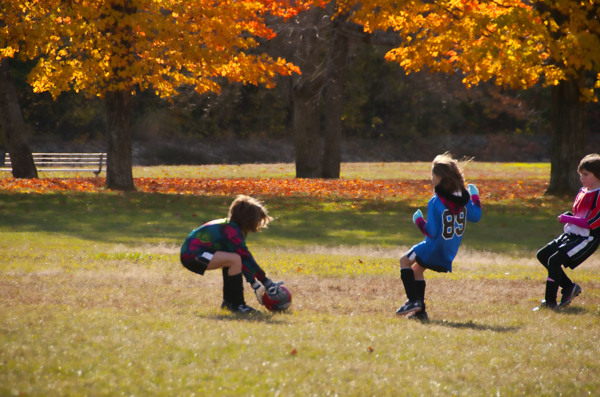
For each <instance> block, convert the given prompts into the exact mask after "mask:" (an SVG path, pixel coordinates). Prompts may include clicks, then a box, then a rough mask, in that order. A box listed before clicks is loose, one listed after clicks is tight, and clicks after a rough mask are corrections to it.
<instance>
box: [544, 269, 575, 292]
mask: <svg viewBox="0 0 600 397" xmlns="http://www.w3.org/2000/svg"><path fill="white" fill-rule="evenodd" d="M548 277H549V278H551V279H552V280H554V281H555V282H556V284H558V285H559V286H560V287H561V288H562V289H563V290H570V289H571V287H572V286H573V282H572V281H571V279H570V278H569V277H568V276H567V274H566V273H565V271H564V270H563V268H562V266H561V265H558V264H553V263H550V265H549V266H548Z"/></svg>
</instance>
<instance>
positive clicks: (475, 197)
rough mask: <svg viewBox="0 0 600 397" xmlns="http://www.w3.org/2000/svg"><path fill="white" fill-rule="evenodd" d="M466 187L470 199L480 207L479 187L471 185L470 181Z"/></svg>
mask: <svg viewBox="0 0 600 397" xmlns="http://www.w3.org/2000/svg"><path fill="white" fill-rule="evenodd" d="M467 187H468V188H469V194H470V195H471V201H472V202H473V204H475V206H477V207H478V208H481V201H479V189H477V186H475V185H473V184H472V183H470V184H469V186H467Z"/></svg>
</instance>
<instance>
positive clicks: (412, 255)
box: [406, 249, 450, 273]
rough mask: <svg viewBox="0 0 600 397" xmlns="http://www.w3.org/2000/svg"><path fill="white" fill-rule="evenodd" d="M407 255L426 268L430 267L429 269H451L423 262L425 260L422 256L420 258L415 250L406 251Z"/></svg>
mask: <svg viewBox="0 0 600 397" xmlns="http://www.w3.org/2000/svg"><path fill="white" fill-rule="evenodd" d="M406 257H407V258H408V259H410V260H415V261H416V262H417V263H418V264H419V266H421V267H422V268H424V269H429V270H433V271H434V272H438V273H448V272H450V270H448V269H447V268H446V267H444V266H438V265H428V264H427V263H425V262H423V260H422V259H421V258H419V257H418V256H417V254H416V253H415V251H414V250H412V249H411V250H409V251H408V252H407V253H406Z"/></svg>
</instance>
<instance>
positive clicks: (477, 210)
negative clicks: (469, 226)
mask: <svg viewBox="0 0 600 397" xmlns="http://www.w3.org/2000/svg"><path fill="white" fill-rule="evenodd" d="M467 187H468V189H469V194H470V195H471V200H469V202H468V203H467V220H468V221H469V222H479V220H480V219H481V201H479V189H477V187H476V186H475V185H473V184H469V185H468V186H467Z"/></svg>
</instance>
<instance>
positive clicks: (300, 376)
mask: <svg viewBox="0 0 600 397" xmlns="http://www.w3.org/2000/svg"><path fill="white" fill-rule="evenodd" d="M474 165H475V164H471V165H470V166H474ZM387 166H388V165H387V164H385V165H383V166H382V167H383V168H386V167H387ZM232 167H234V166H232ZM477 167H478V169H481V170H482V171H481V172H482V174H485V175H490V173H494V172H496V173H498V174H500V173H502V174H503V178H506V179H507V180H509V181H510V180H512V179H510V177H509V175H512V178H513V179H514V180H517V179H526V178H528V177H536V178H537V176H531V175H532V173H527V172H525V173H523V172H524V171H522V170H523V169H524V168H523V167H526V165H523V166H521V165H518V166H517V165H512V166H511V165H488V164H477ZM399 168H402V167H399ZM497 168H501V171H498V170H497ZM541 168H543V167H534V171H533V175H535V174H537V172H538V171H539V170H540V169H541ZM485 169H489V171H484V170H485ZM223 170H224V171H223V172H224V173H226V172H227V168H223ZM507 170H510V172H512V174H508V171H507ZM138 171H139V170H138ZM138 171H136V172H138ZM170 172H173V173H176V172H177V170H176V169H175V168H172V169H171V171H170ZM186 172H187V171H186V170H185V169H184V170H182V173H184V174H185V173H186ZM211 172H212V171H211ZM175 176H176V175H171V177H175ZM543 200H544V201H543V203H540V205H536V206H523V205H520V204H522V203H519V202H518V201H515V202H514V203H512V205H511V204H510V203H509V204H506V203H504V204H495V205H494V204H485V203H484V205H485V207H484V218H483V219H482V221H481V222H480V223H479V224H469V225H468V229H467V232H466V234H465V237H464V240H463V246H462V247H461V251H460V252H459V256H458V257H457V259H456V261H455V264H454V267H455V271H454V272H453V273H451V274H438V273H430V274H427V277H428V278H427V304H428V312H429V314H430V317H431V322H430V323H429V324H421V323H418V322H413V321H410V320H407V319H404V318H397V317H396V316H395V315H394V312H395V310H396V308H397V307H398V306H399V305H400V304H401V303H403V301H404V300H405V295H404V291H403V288H402V285H401V281H400V277H399V271H398V265H397V260H398V257H399V256H400V255H401V254H402V253H403V252H404V251H405V250H406V249H407V248H408V247H409V246H411V245H412V244H414V243H416V242H418V241H420V239H421V235H420V234H419V232H418V230H417V229H416V228H415V227H414V225H413V224H412V222H411V221H410V216H411V214H412V211H413V210H414V208H412V207H411V206H409V205H408V204H406V203H404V202H403V201H402V199H401V198H399V199H398V200H396V201H391V202H390V201H385V202H379V201H365V202H355V201H345V200H333V199H331V200H324V199H318V200H316V199H312V198H310V197H301V198H298V197H292V198H266V199H265V201H266V203H267V205H268V207H269V210H270V212H271V214H272V215H273V216H274V217H275V218H276V221H275V222H273V223H272V225H271V227H270V228H269V229H267V230H265V231H263V232H262V233H258V234H256V235H251V236H250V237H249V239H248V244H249V247H250V248H251V250H252V251H253V253H254V256H255V257H256V259H257V260H258V261H259V263H260V264H261V266H262V267H263V268H264V269H265V270H266V271H267V273H268V275H269V276H271V277H273V278H274V279H277V280H284V281H285V283H286V285H287V286H288V287H289V288H290V290H291V291H292V293H293V296H294V302H293V305H292V308H291V311H289V312H287V313H283V314H275V315H272V314H270V313H267V312H265V311H261V313H260V314H259V315H257V316H253V317H250V318H245V317H241V316H237V315H233V314H230V313H228V312H225V311H221V310H220V309H219V305H220V302H221V291H220V288H221V279H220V272H209V273H207V274H206V276H204V277H200V276H196V275H194V274H192V273H190V272H188V271H186V270H185V269H183V268H182V266H181V265H180V264H179V262H178V250H179V245H180V244H181V242H182V240H183V239H184V238H185V236H186V235H187V233H188V232H189V231H190V230H191V229H192V228H194V227H196V226H197V225H198V224H200V223H202V222H204V221H205V220H208V219H213V218H215V217H222V216H225V215H226V211H227V207H228V205H229V203H230V201H231V198H230V197H190V196H182V195H160V194H142V193H127V194H120V193H103V194H83V193H66V194H42V195H40V194H9V193H0V219H1V221H0V346H1V348H0V395H1V396H5V395H6V396H10V395H17V396H18V395H27V396H47V395H60V396H82V395H89V396H113V395H145V396H148V395H156V396H158V395H160V396H164V395H169V396H181V395H185V396H191V395H196V396H209V395H210V396H212V395H225V396H240V395H265V394H268V395H293V396H307V395H318V396H322V395H340V396H397V395H439V396H447V395H463V396H466V395H476V396H489V395H508V396H517V395H519V396H520V395H531V396H554V395H573V396H580V395H581V396H583V395H594V394H595V393H597V391H598V390H600V379H599V378H598V376H597V374H598V373H600V358H599V357H600V354H599V353H600V347H599V346H600V343H599V342H600V334H599V333H598V329H599V327H600V260H598V259H596V258H595V257H592V258H591V259H590V260H588V261H587V262H586V263H584V264H583V265H582V266H581V267H580V268H578V269H576V270H575V271H568V274H569V275H570V276H572V278H573V279H574V280H576V281H577V282H578V283H580V284H581V285H582V287H583V293H582V295H581V296H580V297H578V298H577V299H576V300H575V301H574V303H573V305H572V306H570V307H569V308H567V309H566V310H563V311H562V312H548V311H532V308H533V307H535V306H536V305H537V304H538V303H539V300H540V299H541V298H542V295H543V288H544V287H543V283H544V279H545V274H544V271H543V268H542V267H541V266H540V265H539V264H538V263H536V262H537V261H536V260H535V252H536V250H537V249H538V248H540V247H541V246H542V245H543V244H545V243H546V242H547V241H549V239H551V238H553V237H555V236H556V235H558V233H560V225H558V224H557V222H556V219H555V215H556V213H557V211H558V210H559V208H562V207H564V206H567V207H568V206H569V205H570V204H571V203H570V202H569V200H549V199H548V201H545V199H543ZM541 204H544V205H541ZM424 205H425V204H424ZM246 299H247V301H248V303H250V304H251V305H253V306H255V307H257V304H256V302H255V298H254V297H253V295H252V293H251V291H250V289H249V288H248V287H247V288H246Z"/></svg>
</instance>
